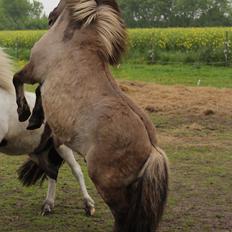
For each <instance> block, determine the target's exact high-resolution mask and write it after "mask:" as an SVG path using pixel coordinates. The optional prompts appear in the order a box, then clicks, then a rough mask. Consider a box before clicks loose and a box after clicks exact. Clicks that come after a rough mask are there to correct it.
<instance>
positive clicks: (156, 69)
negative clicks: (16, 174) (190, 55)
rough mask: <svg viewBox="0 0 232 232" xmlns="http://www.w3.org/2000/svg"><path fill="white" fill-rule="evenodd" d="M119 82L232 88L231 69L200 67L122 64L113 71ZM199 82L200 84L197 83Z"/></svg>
mask: <svg viewBox="0 0 232 232" xmlns="http://www.w3.org/2000/svg"><path fill="white" fill-rule="evenodd" d="M113 73H114V76H115V77H117V78H118V79H121V80H132V81H135V80H136V81H144V82H154V83H157V84H164V85H187V86H197V85H198V84H199V85H200V86H210V87H219V88H232V69H231V67H216V66H206V65H204V66H201V65H199V66H198V65H180V64H178V65H142V64H141V65H139V64H137V65H136V64H123V65H121V66H120V67H119V68H114V69H113ZM199 80H200V82H199Z"/></svg>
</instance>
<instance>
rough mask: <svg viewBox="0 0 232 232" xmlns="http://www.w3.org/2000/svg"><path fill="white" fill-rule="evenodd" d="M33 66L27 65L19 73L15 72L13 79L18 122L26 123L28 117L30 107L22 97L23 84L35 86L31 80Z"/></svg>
mask: <svg viewBox="0 0 232 232" xmlns="http://www.w3.org/2000/svg"><path fill="white" fill-rule="evenodd" d="M32 71H33V66H32V65H31V64H30V63H29V64H27V65H26V66H25V67H24V68H23V69H22V70H21V71H19V72H17V73H16V74H15V75H14V78H13V84H14V87H15V91H16V102H17V105H18V109H17V112H18V117H19V121H20V122H24V121H26V120H27V119H28V118H29V117H30V115H31V111H30V107H29V105H28V103H27V100H26V98H25V95H24V83H27V84H35V83H36V82H35V81H34V80H33V78H32Z"/></svg>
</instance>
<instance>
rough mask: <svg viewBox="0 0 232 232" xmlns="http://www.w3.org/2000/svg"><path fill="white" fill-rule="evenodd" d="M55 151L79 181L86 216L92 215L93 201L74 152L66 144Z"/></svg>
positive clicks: (93, 210) (93, 209)
mask: <svg viewBox="0 0 232 232" xmlns="http://www.w3.org/2000/svg"><path fill="white" fill-rule="evenodd" d="M57 151H58V152H59V155H60V156H61V157H62V158H63V159H64V160H65V161H66V162H67V164H68V165H69V166H70V168H71V169H72V172H73V175H74V176H75V177H76V179H77V180H78V181H79V183H80V187H81V191H82V193H83V196H84V206H85V211H86V214H87V215H88V216H92V215H93V214H94V212H95V206H94V205H95V203H94V201H93V199H92V198H91V197H90V196H89V194H88V191H87V189H86V185H85V180H84V176H83V173H82V170H81V167H80V165H79V164H78V162H77V161H76V159H75V157H74V154H73V152H72V150H71V149H69V148H68V147H66V146H64V145H63V146H60V147H59V148H58V149H57Z"/></svg>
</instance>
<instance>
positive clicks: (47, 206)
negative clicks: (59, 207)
mask: <svg viewBox="0 0 232 232" xmlns="http://www.w3.org/2000/svg"><path fill="white" fill-rule="evenodd" d="M47 178H48V192H47V197H46V200H45V201H44V203H43V206H42V210H41V214H42V216H45V215H48V214H50V213H51V212H52V209H53V208H54V204H55V197H56V180H54V179H51V178H50V177H47Z"/></svg>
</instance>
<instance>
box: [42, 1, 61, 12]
mask: <svg viewBox="0 0 232 232" xmlns="http://www.w3.org/2000/svg"><path fill="white" fill-rule="evenodd" d="M39 1H40V2H42V3H43V5H44V9H45V12H46V14H49V13H50V12H51V11H52V10H53V9H54V8H55V7H56V6H57V4H58V3H59V0H39Z"/></svg>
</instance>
